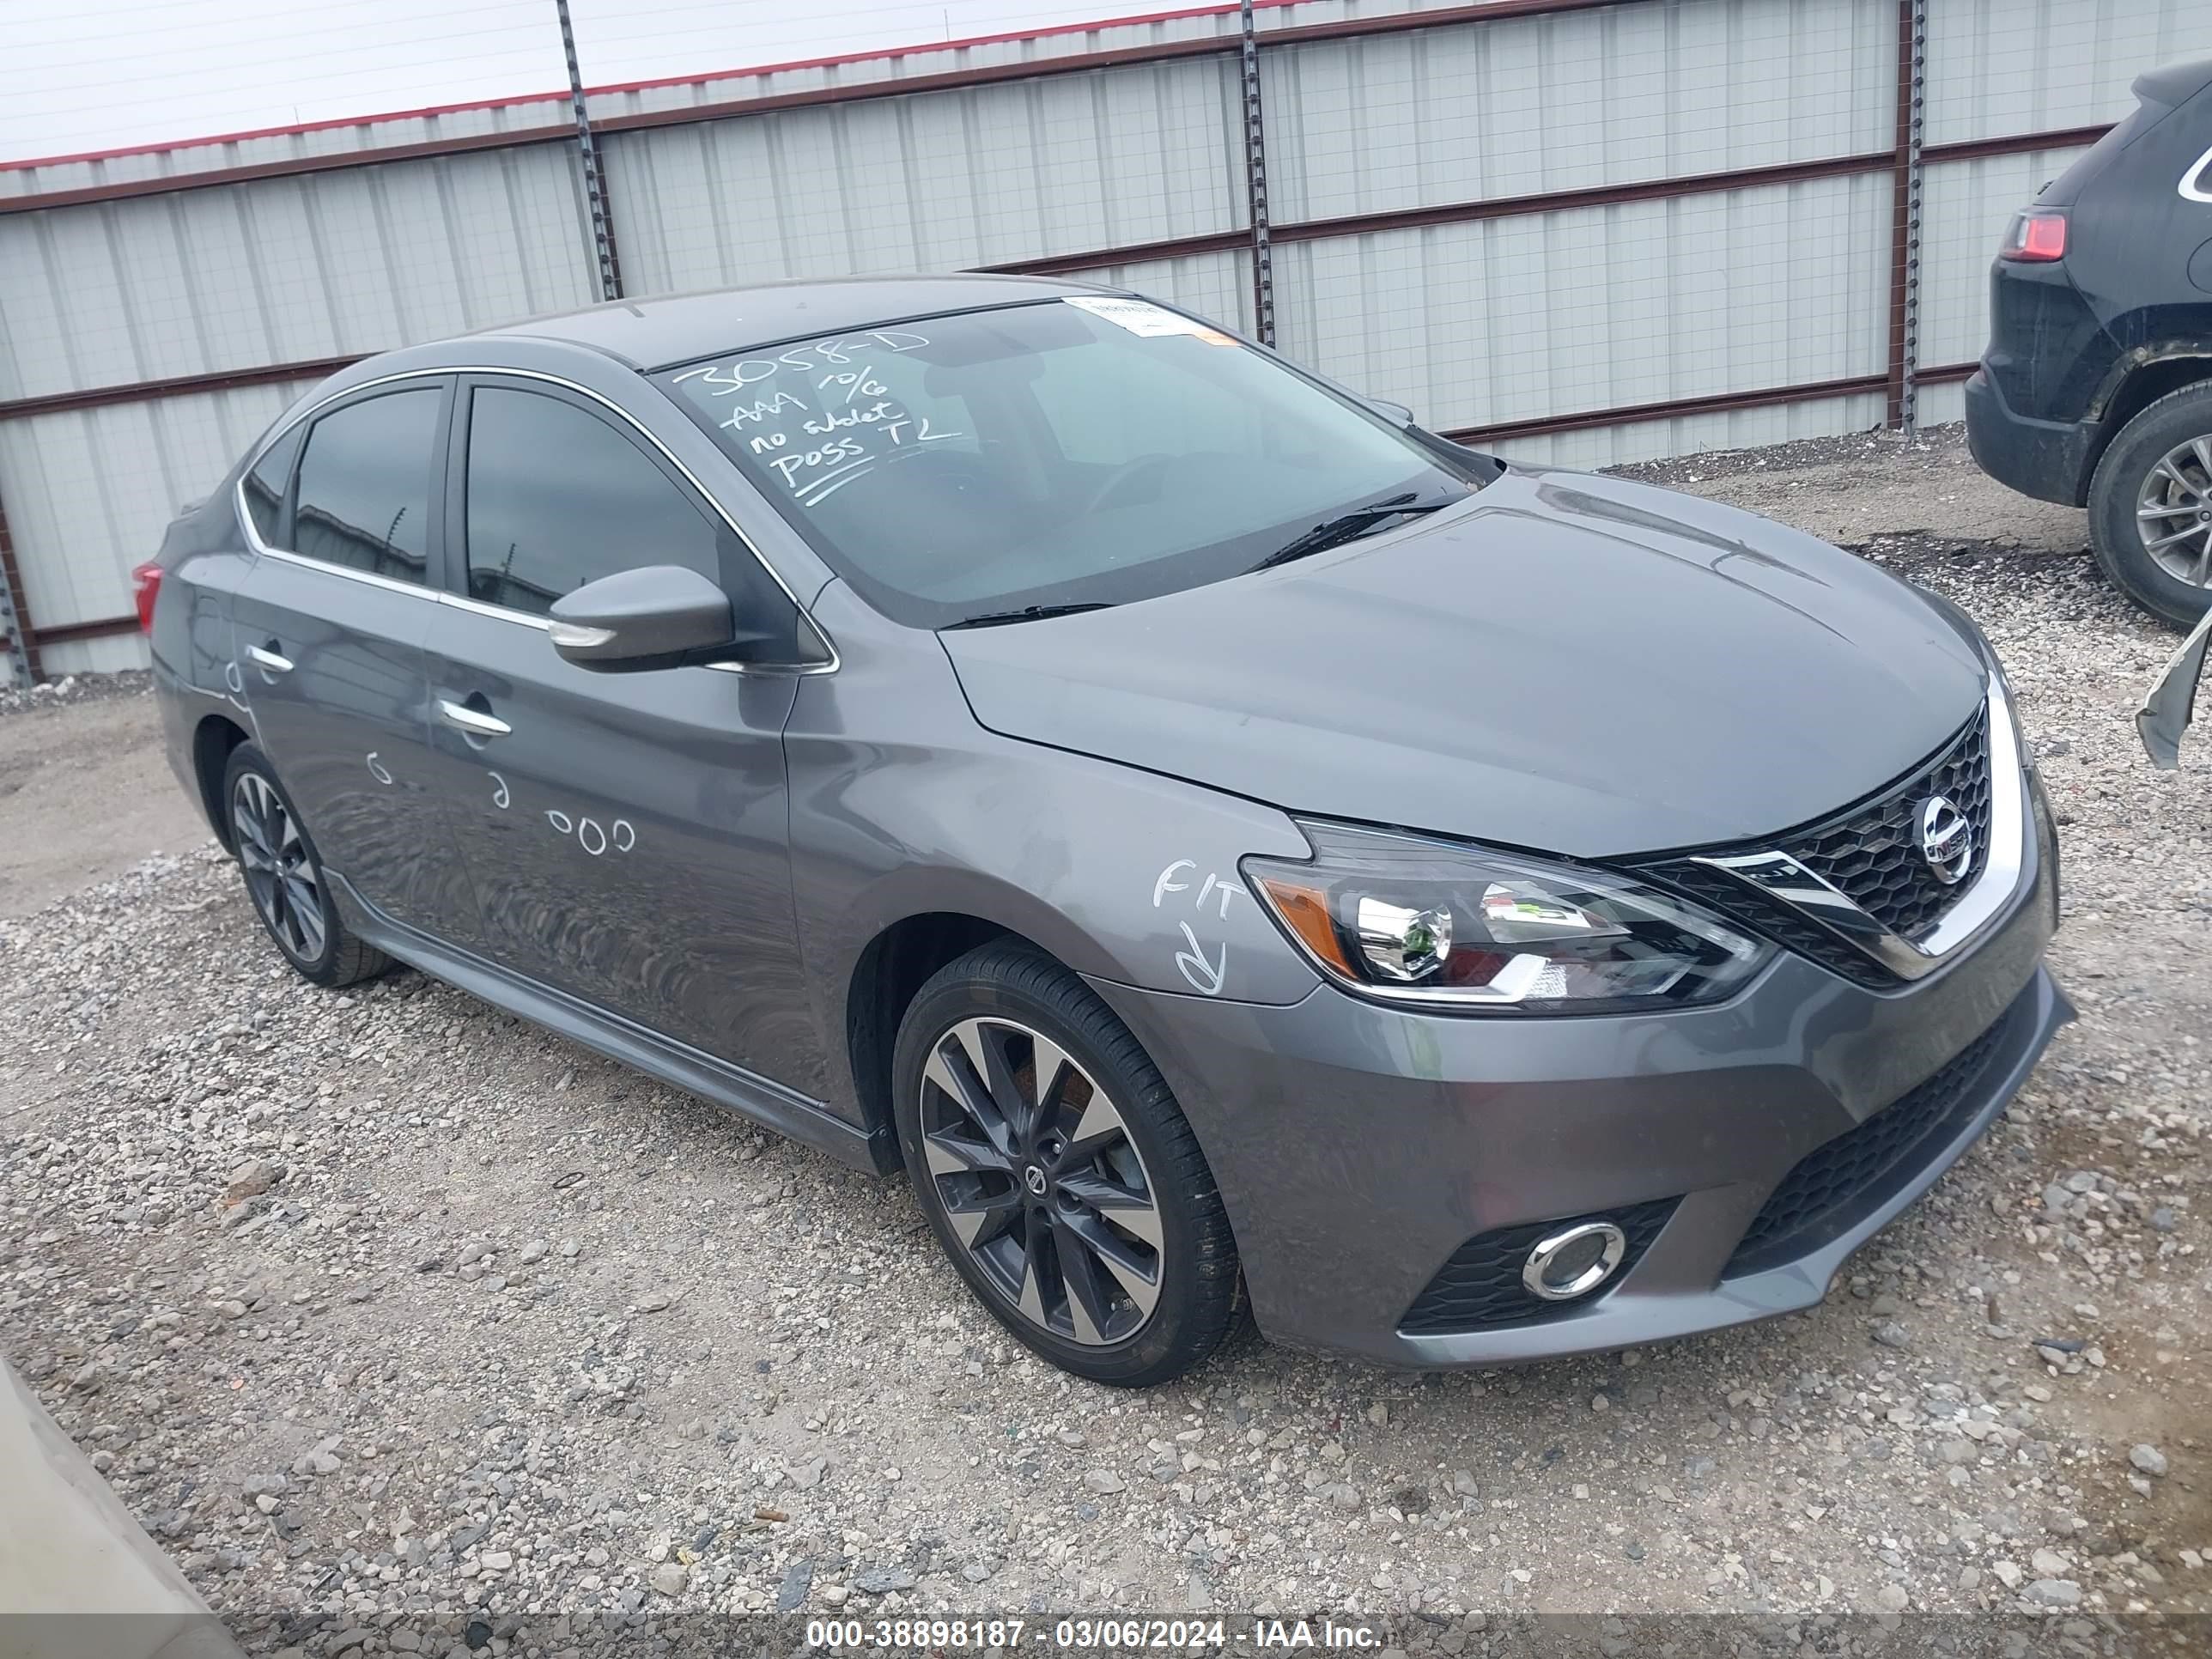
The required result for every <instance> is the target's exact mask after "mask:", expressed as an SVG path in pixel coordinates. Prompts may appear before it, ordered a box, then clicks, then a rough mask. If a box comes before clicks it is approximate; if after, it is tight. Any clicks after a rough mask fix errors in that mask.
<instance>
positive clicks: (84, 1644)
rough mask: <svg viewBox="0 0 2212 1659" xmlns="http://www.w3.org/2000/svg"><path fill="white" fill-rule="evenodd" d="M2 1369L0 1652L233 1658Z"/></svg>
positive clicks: (25, 1657)
mask: <svg viewBox="0 0 2212 1659" xmlns="http://www.w3.org/2000/svg"><path fill="white" fill-rule="evenodd" d="M0 1372H5V1373H6V1376H7V1386H6V1387H5V1388H4V1389H0V1492H6V1493H7V1494H8V1498H7V1501H6V1502H5V1503H0V1659H240V1648H239V1646H238V1644H236V1643H235V1642H234V1641H232V1640H231V1638H230V1636H229V1633H228V1632H226V1631H225V1630H224V1629H223V1627H222V1622H221V1621H220V1620H217V1619H216V1616H215V1615H214V1614H213V1613H210V1612H209V1611H208V1607H207V1603H205V1602H204V1601H201V1600H200V1598H199V1596H198V1595H197V1593H196V1592H195V1591H194V1590H193V1589H192V1587H191V1585H190V1584H189V1583H186V1582H185V1576H184V1574H183V1573H182V1572H180V1571H178V1569H177V1565H176V1564H175V1563H174V1562H173V1561H171V1560H170V1559H169V1558H168V1557H167V1555H165V1554H164V1553H162V1552H161V1547H160V1546H159V1545H158V1544H156V1543H155V1541H153V1540H152V1539H151V1538H149V1537H148V1536H147V1535H146V1534H145V1532H144V1531H143V1529H141V1528H140V1527H139V1525H138V1523H137V1522H136V1521H134V1520H133V1519H132V1518H131V1511H130V1510H127V1509H125V1508H124V1506H123V1500H122V1499H121V1498H118V1497H117V1496H116V1495H115V1493H114V1492H112V1490H110V1489H109V1487H108V1485H107V1482H106V1480H102V1479H101V1478H100V1475H99V1474H98V1473H97V1472H96V1471H95V1470H94V1468H93V1467H92V1465H91V1464H90V1463H88V1462H86V1461H85V1458H84V1455H83V1454H82V1452H80V1451H78V1450H77V1449H76V1444H75V1443H73V1442H72V1441H71V1440H70V1437H69V1436H67V1435H66V1434H64V1433H63V1432H62V1431H61V1429H60V1427H59V1425H57V1424H56V1423H55V1422H54V1420H53V1419H52V1418H51V1417H49V1416H47V1415H46V1408H45V1407H42V1406H40V1404H39V1401H38V1397H37V1396H36V1395H33V1394H32V1392H31V1391H30V1389H27V1388H26V1387H25V1386H24V1385H23V1381H22V1379H21V1377H19V1376H16V1375H15V1367H14V1366H12V1365H9V1364H5V1363H3V1362H0Z"/></svg>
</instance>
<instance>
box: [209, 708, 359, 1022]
mask: <svg viewBox="0 0 2212 1659" xmlns="http://www.w3.org/2000/svg"><path fill="white" fill-rule="evenodd" d="M222 798H223V801H224V803H225V806H226V810H227V811H228V813H229V818H230V841H231V845H232V846H233V847H234V848H236V849H237V852H238V866H239V869H240V872H242V873H243V874H244V875H245V877H246V896H248V897H250V898H251V899H252V901H253V912H254V914H255V915H258V916H259V917H260V918H261V925H262V926H263V927H265V928H267V929H268V930H269V937H270V938H271V939H275V940H276V948H277V949H278V950H280V951H283V953H284V960H285V961H287V962H289V963H291V964H292V966H293V967H294V968H295V969H297V970H298V971H299V973H300V975H301V977H303V978H305V979H308V980H311V981H313V982H314V983H315V984H317V985H324V986H333V987H335V986H340V985H351V984H353V983H354V982H355V981H358V980H364V979H373V978H374V977H375V976H376V975H379V974H380V973H382V972H384V971H385V970H386V969H388V968H390V967H391V966H392V958H391V957H387V956H386V955H385V954H384V952H383V951H379V950H377V949H376V948H375V947H374V945H364V944H362V942H361V941H360V940H359V939H356V938H355V937H354V936H353V935H352V934H351V933H349V932H348V931H347V930H346V926H345V923H344V922H343V921H341V920H340V919H339V916H338V912H337V905H336V904H335V903H334V902H332V901H331V890H330V884H328V883H327V882H325V880H324V879H323V870H322V866H321V865H320V864H319V863H318V862H317V861H316V859H315V843H314V842H313V840H312V839H311V838H310V837H309V836H308V834H307V825H306V824H304V823H301V822H300V815H299V813H298V812H297V811H295V810H294V808H293V805H292V798H291V797H290V796H289V795H287V794H286V793H284V786H283V784H281V783H279V782H278V781H276V772H275V771H274V770H273V769H271V768H270V764H269V759H268V757H267V756H265V755H264V754H263V753H262V752H261V750H259V749H258V748H257V747H255V746H254V745H253V744H250V743H241V744H239V745H238V747H237V748H235V749H234V750H231V752H230V764H229V766H228V768H227V769H225V771H224V773H223V780H222Z"/></svg>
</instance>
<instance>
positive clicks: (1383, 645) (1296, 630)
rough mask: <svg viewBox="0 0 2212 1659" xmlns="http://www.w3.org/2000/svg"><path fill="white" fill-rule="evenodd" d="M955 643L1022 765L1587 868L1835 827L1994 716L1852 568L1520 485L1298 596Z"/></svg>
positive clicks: (1887, 593) (1288, 575) (1174, 606)
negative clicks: (1072, 754)
mask: <svg viewBox="0 0 2212 1659" xmlns="http://www.w3.org/2000/svg"><path fill="white" fill-rule="evenodd" d="M940 637H941V638H942V639H943V641H944V642H945V650H946V651H947V653H949V654H950V655H951V659H952V663H953V666H954V670H955V671H956V672H957V674H958V675H959V677H960V682H961V684H962V686H963V689H964V690H965V691H966V693H967V696H968V699H969V705H970V707H971V708H974V710H975V715H976V718H977V719H978V720H981V722H982V724H983V725H984V726H987V727H989V728H990V729H991V730H993V731H994V732H1001V733H1004V734H1005V735H1006V736H1009V737H1014V738H1024V739H1028V740H1030V741H1032V742H1036V743H1042V744H1052V745H1054V747H1057V748H1061V749H1068V750H1076V751H1078V752H1080V753H1084V754H1088V755H1095V756H1097V757H1101V758H1103V759H1107V760H1112V761H1118V762H1121V763H1126V764H1128V765H1133V766H1140V767H1144V768H1146V769H1150V770H1152V771H1156V772H1163V773H1167V774H1170V775H1173V776H1176V777H1181V778H1186V779H1188V780H1190V781H1194V782H1196V783H1201V784H1206V785H1208V786H1210V787H1214V788H1218V789H1225V790H1229V791H1232V792H1234V793H1237V794H1241V795H1246V796H1249V797H1252V798H1253V799H1259V800H1263V801H1267V802H1270V803H1272V804H1273V805H1277V806H1279V807H1282V808H1284V809H1285V810H1287V811H1302V812H1309V813H1314V814H1317V815H1322V816H1327V817H1340V818H1352V819H1358V820H1364V821H1366V822H1370V823H1390V824H1397V825H1402V826H1405V827H1407V828H1411V829H1424V830H1428V831H1431V832H1434V833H1437V834H1443V835H1450V836H1468V837H1472V838H1476V839H1480V840H1484V841H1490V842H1501V843H1504V844H1507V845H1511V846H1516V847H1522V848H1534V849H1538V850H1542V851H1548V852H1553V853H1559V854H1568V855H1571V856H1575V857H1583V858H1603V857H1613V856H1619V855H1621V854H1633V853H1644V852H1656V851H1661V850H1668V849H1673V848H1683V847H1692V846H1699V845H1707V844H1711V843H1714V842H1735V841H1744V840H1753V839H1757V838H1759V837H1761V836H1770V835H1772V834H1773V833H1774V832H1776V831H1778V830H1781V829H1789V828H1791V827H1794V826H1796V825H1798V824H1802V823H1807V822H1808V821H1810V820H1812V819H1814V818H1818V817H1825V816H1826V815H1827V814H1829V813H1830V812H1832V811H1835V810H1836V809H1837V808H1838V807H1840V806H1843V805H1847V804H1849V803H1850V802H1851V801H1853V800H1856V799H1858V798H1860V797H1861V796H1863V795H1867V794H1869V793H1873V792H1874V791H1875V790H1876V789H1878V788H1879V787H1881V785H1883V784H1885V783H1887V782H1888V781H1891V780H1892V779H1894V778H1896V777H1897V776H1899V775H1901V774H1902V773H1904V772H1905V770H1907V769H1909V768H1910V767H1911V766H1912V765H1913V763H1915V762H1917V761H1918V760H1920V759H1921V758H1922V757H1924V756H1927V755H1929V754H1930V753H1932V752H1933V751H1934V750H1936V749H1937V748H1938V747H1939V746H1940V745H1941V744H1942V743H1943V742H1944V741H1945V739H1947V738H1949V737H1950V736H1951V735H1952V734H1954V732H1957V731H1958V729H1959V727H1960V726H1962V725H1964V724H1965V723H1966V720H1967V719H1968V718H1969V717H1970V716H1971V715H1972V714H1973V712H1974V710H1975V708H1977V707H1978V705H1979V703H1980V702H1981V700H1982V698H1983V696H1984V667H1983V665H1982V662H1981V659H1980V657H1979V655H1978V653H1977V652H1976V650H1975V648H1974V647H1973V645H1972V643H1971V642H1970V641H1968V640H1967V639H1966V638H1965V637H1963V636H1962V635H1960V632H1959V630H1958V629H1957V628H1955V627H1954V625H1953V624H1952V623H1950V622H1949V621H1948V620H1947V619H1946V618H1945V617H1944V616H1943V615H1942V613H1941V612H1939V611H1937V610H1936V607H1935V606H1934V605H1930V604H1929V603H1928V602H1927V601H1926V600H1924V599H1922V598H1921V597H1920V596H1919V595H1918V594H1917V593H1915V592H1913V590H1912V589H1911V587H1909V586H1907V585H1906V584H1905V583H1904V582H1902V581H1900V580H1897V579H1896V578H1894V577H1893V576H1890V575H1888V574H1885V573H1884V572H1882V571H1881V570H1879V569H1877V568H1875V567H1874V566H1873V565H1870V564H1868V563H1866V562H1864V561H1863V560H1860V559H1857V558H1854V557H1853V556H1850V554H1848V553H1845V552H1844V551H1842V550H1840V549H1838V548H1836V547H1832V546H1831V545H1829V544H1827V543H1826V542H1822V541H1819V540H1816V539H1815V538H1813V537H1810V536H1807V535H1803V534H1802V533H1800V532H1796V531H1794V530H1790V529H1789V528H1787V527H1785V526H1782V525H1778V524H1775V523H1773V522H1772V521H1771V520H1765V519H1761V518H1759V517H1757V516H1756V515H1755V514H1753V513H1744V512H1741V511H1738V510H1737V509H1735V508H1733V507H1722V506H1718V505H1716V504H1714V503H1712V502H1709V501H1699V500H1698V499H1696V498H1695V497H1692V496H1686V495H1676V494H1674V492H1672V491H1670V490H1665V489H1656V488H1655V487H1652V486H1650V485H1645V484H1637V483H1628V482H1626V481H1623V480H1620V479H1613V478H1606V477H1592V476H1590V475H1588V474H1583V473H1571V472H1559V471H1526V470H1522V469H1517V468H1516V469H1513V470H1510V471H1507V472H1506V473H1505V474H1504V476H1502V477H1499V478H1498V480H1497V481H1496V482H1495V483H1492V484H1491V485H1490V486H1489V487H1488V488H1487V489H1484V490H1483V491H1481V493H1480V494H1479V495H1476V496H1475V497H1474V500H1473V502H1472V503H1471V505H1470V506H1469V507H1467V508H1464V509H1452V510H1448V512H1447V513H1446V514H1444V515H1443V516H1442V517H1441V518H1440V519H1424V520H1414V521H1413V523H1412V524H1411V525H1409V526H1407V527H1406V528H1404V529H1402V530H1400V531H1397V532H1391V533H1389V534H1388V535H1384V536H1379V537H1374V538H1369V539H1368V540H1365V541H1361V542H1355V543H1353V544H1350V545H1349V546H1346V547H1344V548H1341V549H1338V550H1334V551H1331V552H1328V553H1323V554H1319V555H1316V556H1313V557H1310V558H1308V559H1304V560H1301V561H1299V562H1296V563H1293V564H1289V565H1284V566H1280V567H1279V568H1275V569H1273V570H1267V571H1261V572H1256V573H1255V574H1251V575H1248V576H1241V577H1237V578H1236V579H1234V580H1229V581H1224V582H1217V583H1214V584H1212V585H1210V586H1205V587H1200V588H1194V589H1190V590H1188V591H1185V592H1178V593H1173V594H1169V595H1166V596H1164V597H1163V598H1159V599H1147V600H1144V601H1141V602H1139V603H1136V604H1132V605H1120V606H1116V607H1115V608H1114V609H1112V610H1108V611H1091V612H1088V613H1085V614H1081V615H1076V616H1070V617H1058V618H1052V619H1047V620H1041V621H1037V622H1031V623H1017V624H1013V625H1010V626H1005V627H998V628H985V629H958V630H953V631H949V632H947V633H945V634H944V635H941V636H940Z"/></svg>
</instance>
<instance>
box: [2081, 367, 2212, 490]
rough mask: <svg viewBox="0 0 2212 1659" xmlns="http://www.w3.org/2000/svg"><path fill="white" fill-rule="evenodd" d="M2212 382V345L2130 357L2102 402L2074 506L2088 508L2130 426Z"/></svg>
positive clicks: (2100, 402) (2084, 457)
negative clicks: (2163, 401) (2165, 401)
mask: <svg viewBox="0 0 2212 1659" xmlns="http://www.w3.org/2000/svg"><path fill="white" fill-rule="evenodd" d="M2207 380H2212V343H2197V342H2191V343H2186V344H2175V345H2172V346H2168V347H2166V348H2164V349H2162V350H2161V351H2160V352H2159V354H2158V355H2156V356H2150V357H2147V358H2140V359H2138V358H2135V357H2132V356H2131V357H2130V359H2129V360H2128V361H2127V363H2126V365H2125V367H2124V368H2122V369H2121V370H2120V371H2119V372H2118V374H2117V375H2116V376H2115V377H2114V379H2113V380H2112V382H2111V383H2110V384H2109V385H2107V386H2106V388H2105V389H2104V391H2103V392H2102V394H2101V395H2100V397H2099V398H2098V399H2097V411H2096V413H2097V428H2096V434H2097V435H2096V437H2095V438H2094V439H2093V441H2091V443H2090V445H2089V453H2087V455H2085V456H2083V457H2082V461H2081V479H2080V481H2079V482H2078V483H2076V484H2075V490H2074V496H2075V506H2077V507H2085V506H2087V504H2088V501H2089V491H2090V488H2091V486H2092V485H2093V483H2095V481H2096V477H2097V469H2098V467H2099V466H2100V465H2103V463H2104V459H2105V453H2106V451H2107V450H2109V449H2110V448H2112V445H2113V443H2114V442H2115V441H2117V440H2118V437H2119V435H2120V434H2121V432H2122V431H2123V430H2124V429H2125V428H2126V426H2127V424H2128V422H2130V421H2132V420H2133V419H2135V417H2136V416H2138V415H2140V414H2142V412H2143V410H2146V409H2148V408H2149V407H2150V406H2151V405H2152V404H2154V403H2156V402H2157V401H2158V400H2159V399H2160V398H2167V397H2171V396H2172V394H2173V393H2175V392H2183V391H2186V390H2187V389H2188V388H2189V387H2191V386H2196V385H2197V384H2199V383H2200V382H2203V381H2207Z"/></svg>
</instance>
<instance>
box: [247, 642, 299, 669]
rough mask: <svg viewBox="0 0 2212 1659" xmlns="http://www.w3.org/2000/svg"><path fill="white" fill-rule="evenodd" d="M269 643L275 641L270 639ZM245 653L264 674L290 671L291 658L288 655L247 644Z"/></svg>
mask: <svg viewBox="0 0 2212 1659" xmlns="http://www.w3.org/2000/svg"><path fill="white" fill-rule="evenodd" d="M269 643H270V645H274V644H276V641H274V640H271V641H269ZM246 655H247V656H249V657H251V658H252V659H253V665H254V666H255V667H256V668H258V669H259V670H260V671H262V672H263V673H264V674H289V673H290V672H291V671H292V659H290V658H289V657H284V656H279V655H278V654H277V653H276V652H274V651H270V650H268V649H266V648H265V647H262V646H258V645H249V646H247V647H246Z"/></svg>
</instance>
